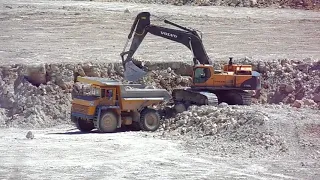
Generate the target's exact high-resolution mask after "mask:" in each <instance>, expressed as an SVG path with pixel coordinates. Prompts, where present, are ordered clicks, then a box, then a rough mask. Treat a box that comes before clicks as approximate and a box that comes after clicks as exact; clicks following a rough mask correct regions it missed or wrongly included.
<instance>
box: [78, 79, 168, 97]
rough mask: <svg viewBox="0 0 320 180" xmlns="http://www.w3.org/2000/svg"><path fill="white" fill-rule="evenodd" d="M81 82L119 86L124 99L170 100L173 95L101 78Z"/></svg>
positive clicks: (163, 90)
mask: <svg viewBox="0 0 320 180" xmlns="http://www.w3.org/2000/svg"><path fill="white" fill-rule="evenodd" d="M77 80H78V81H79V82H82V83H88V84H94V85H98V86H119V87H120V91H121V93H120V94H121V97H122V98H130V99H132V98H148V99H150V98H163V99H164V100H169V99H170V98H171V95H170V94H169V92H168V91H167V90H165V89H147V88H146V86H144V85H142V84H123V83H122V82H120V81H115V80H109V79H107V78H99V77H78V79H77Z"/></svg>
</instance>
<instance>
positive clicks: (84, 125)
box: [76, 118, 94, 132]
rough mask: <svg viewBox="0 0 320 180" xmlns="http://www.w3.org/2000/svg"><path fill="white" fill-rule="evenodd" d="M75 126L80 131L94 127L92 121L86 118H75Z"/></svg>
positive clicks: (88, 130) (87, 130)
mask: <svg viewBox="0 0 320 180" xmlns="http://www.w3.org/2000/svg"><path fill="white" fill-rule="evenodd" d="M76 126H77V128H78V129H79V130H80V131H81V132H90V131H91V130H92V129H94V124H93V121H87V120H86V119H82V118H77V120H76Z"/></svg>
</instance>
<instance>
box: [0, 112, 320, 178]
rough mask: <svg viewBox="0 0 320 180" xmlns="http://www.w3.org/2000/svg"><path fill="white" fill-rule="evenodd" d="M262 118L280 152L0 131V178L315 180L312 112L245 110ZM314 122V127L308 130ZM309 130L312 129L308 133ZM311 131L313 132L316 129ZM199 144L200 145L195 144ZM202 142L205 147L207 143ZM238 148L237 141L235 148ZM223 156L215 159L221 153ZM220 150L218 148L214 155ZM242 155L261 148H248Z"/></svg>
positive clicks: (64, 131) (126, 135)
mask: <svg viewBox="0 0 320 180" xmlns="http://www.w3.org/2000/svg"><path fill="white" fill-rule="evenodd" d="M248 108H249V109H256V110H259V111H264V112H265V113H267V114H269V118H270V120H269V121H268V122H267V127H268V128H269V129H271V130H273V132H274V133H276V134H279V135H280V136H281V137H285V139H286V144H287V147H288V150H287V151H286V152H283V153H274V154H265V155H263V156H257V157H255V156H253V157H245V156H243V155H242V154H245V153H246V152H245V151H247V150H242V151H240V152H239V151H238V150H239V149H233V148H234V147H233V148H232V145H234V144H236V142H231V141H229V140H228V139H227V138H224V139H223V141H221V142H219V141H218V143H217V142H214V141H210V140H208V139H207V140H203V139H202V140H201V139H199V140H196V141H194V140H193V141H192V140H189V141H184V140H173V139H170V138H162V137H163V136H162V132H161V131H159V132H155V133H147V132H132V131H126V132H117V133H112V134H101V133H97V132H92V133H89V134H81V133H79V132H78V130H76V129H74V126H67V125H63V126H57V127H55V128H47V129H34V130H32V132H33V133H34V139H26V134H27V132H28V131H29V129H13V128H9V129H1V131H0V159H1V164H0V177H1V179H78V178H82V179H182V178H183V179H317V178H319V177H320V174H319V172H320V171H319V170H320V164H319V158H320V151H319V145H320V143H319V142H320V136H319V132H318V131H319V127H320V125H319V118H320V115H319V113H317V112H318V111H312V110H308V109H302V110H288V109H286V108H284V109H282V108H279V106H270V107H268V106H266V107H257V106H253V107H248ZM310 125H314V126H310ZM311 127H313V128H311ZM317 128H318V129H317ZM204 142H205V143H207V145H203V144H204ZM208 143H210V144H209V145H208ZM236 145H237V146H241V144H236ZM225 148H227V149H226V150H225V152H228V153H225V155H222V154H220V152H221V149H225ZM219 150H220V151H219ZM249 151H251V152H254V151H256V152H255V153H262V152H258V151H261V150H260V149H258V148H256V147H255V146H252V147H250V149H249Z"/></svg>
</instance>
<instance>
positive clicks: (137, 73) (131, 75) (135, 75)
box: [124, 61, 147, 81]
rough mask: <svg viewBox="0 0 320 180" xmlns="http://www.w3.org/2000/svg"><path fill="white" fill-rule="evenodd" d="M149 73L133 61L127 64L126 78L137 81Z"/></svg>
mask: <svg viewBox="0 0 320 180" xmlns="http://www.w3.org/2000/svg"><path fill="white" fill-rule="evenodd" d="M146 74H147V73H146V72H145V71H143V70H142V69H140V68H139V67H138V66H136V65H135V64H134V63H133V62H132V61H128V62H127V63H126V64H125V70H124V78H125V79H126V80H128V81H137V80H139V79H140V78H142V77H143V76H145V75H146Z"/></svg>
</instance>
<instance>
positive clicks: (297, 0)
mask: <svg viewBox="0 0 320 180" xmlns="http://www.w3.org/2000/svg"><path fill="white" fill-rule="evenodd" d="M92 1H98V2H101V1H102V2H112V1H119V0H92ZM121 2H134V3H147V4H153V3H157V4H172V5H177V6H182V5H192V6H231V7H258V8H265V7H276V8H294V9H307V10H310V9H315V10H319V9H320V3H319V2H318V1H317V0H280V1H278V0H266V1H265V0H226V1H221V0H121Z"/></svg>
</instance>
